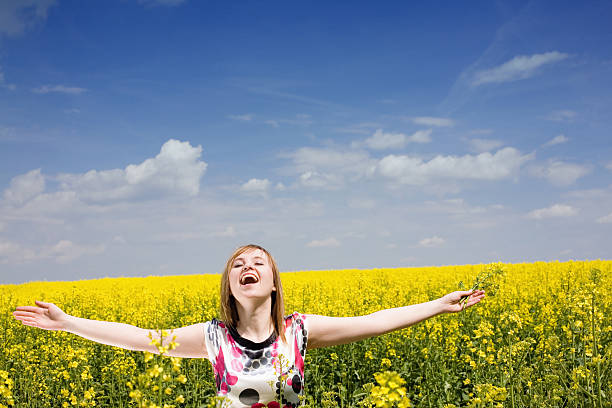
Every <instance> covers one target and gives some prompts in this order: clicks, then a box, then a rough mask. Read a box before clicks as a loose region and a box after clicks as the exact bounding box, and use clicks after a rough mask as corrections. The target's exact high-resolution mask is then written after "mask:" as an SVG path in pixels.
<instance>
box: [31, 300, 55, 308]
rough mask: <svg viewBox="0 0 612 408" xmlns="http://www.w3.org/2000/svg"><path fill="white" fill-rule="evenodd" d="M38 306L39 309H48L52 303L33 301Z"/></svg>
mask: <svg viewBox="0 0 612 408" xmlns="http://www.w3.org/2000/svg"><path fill="white" fill-rule="evenodd" d="M34 302H35V303H36V304H37V305H38V306H41V307H46V308H48V307H49V306H51V305H52V304H53V303H47V302H41V301H40V300H35V301H34Z"/></svg>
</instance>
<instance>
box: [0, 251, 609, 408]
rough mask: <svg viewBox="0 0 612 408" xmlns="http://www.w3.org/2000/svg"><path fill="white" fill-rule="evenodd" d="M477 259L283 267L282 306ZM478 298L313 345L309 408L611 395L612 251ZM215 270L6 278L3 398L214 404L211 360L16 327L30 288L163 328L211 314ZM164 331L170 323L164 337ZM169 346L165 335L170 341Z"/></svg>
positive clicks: (452, 269) (449, 272)
mask: <svg viewBox="0 0 612 408" xmlns="http://www.w3.org/2000/svg"><path fill="white" fill-rule="evenodd" d="M484 268H485V265H464V266H447V267H427V268H398V269H372V270H334V271H304V272H291V273H283V274H282V275H281V276H282V281H283V287H284V291H285V298H286V312H287V314H288V313H291V312H293V311H299V312H301V313H311V314H322V315H328V316H352V315H361V314H367V313H371V312H374V311H376V310H380V309H384V308H391V307H399V306H404V305H408V304H413V303H420V302H423V301H427V300H431V299H434V298H436V297H439V296H442V295H443V294H445V293H448V292H450V291H453V290H457V289H458V283H459V282H460V281H463V282H465V285H466V286H470V285H471V283H472V282H474V279H475V277H476V276H477V275H478V273H479V272H481V271H482V270H483V269H484ZM501 268H502V269H503V270H504V272H505V274H504V275H503V276H502V277H500V278H499V281H498V283H499V287H498V288H497V289H496V290H495V291H494V292H495V293H492V292H493V291H489V292H488V295H487V298H486V299H485V300H484V301H483V302H481V303H480V304H479V305H478V306H475V307H473V308H471V309H469V310H467V311H465V312H462V313H459V314H452V315H444V316H438V317H435V318H433V319H430V320H427V321H426V322H423V323H420V324H418V325H416V326H413V327H410V328H407V329H404V330H400V331H397V332H394V333H389V334H386V335H384V336H380V337H376V338H372V339H367V340H363V341H360V342H356V343H352V344H347V345H343V346H336V347H330V348H325V349H316V350H310V351H309V352H308V353H307V355H306V372H305V376H306V388H305V394H306V397H305V400H304V401H303V406H305V407H364V406H365V407H368V406H369V407H372V406H375V407H408V406H415V407H446V408H450V407H600V408H601V407H610V406H612V405H611V401H612V370H611V366H610V357H611V356H610V355H611V347H610V339H611V337H612V323H611V322H612V317H611V316H612V297H611V296H610V293H611V291H610V289H611V287H612V278H611V274H610V272H611V269H612V261H589V262H578V261H570V262H562V263H560V262H548V263H545V262H538V263H532V264H502V265H501ZM219 278H220V276H219V275H192V276H168V277H147V278H116V279H110V278H107V279H99V280H89V281H78V282H31V283H27V284H22V285H4V286H0V309H1V310H2V314H1V317H0V319H1V321H2V325H1V326H0V342H2V347H1V348H0V408H2V407H7V406H10V407H94V406H95V407H135V406H147V407H167V408H169V407H208V406H213V405H212V404H214V398H213V397H214V395H215V391H214V390H215V385H214V378H213V374H212V368H211V365H210V363H209V362H208V361H207V360H204V359H178V358H168V357H164V356H158V355H152V354H148V353H141V352H133V351H126V350H122V349H118V348H114V347H110V346H104V345H100V344H96V343H93V342H90V341H88V340H85V339H82V338H80V337H78V336H75V335H73V334H70V333H65V332H49V331H44V330H40V329H35V328H31V327H27V326H22V325H21V323H20V322H18V321H16V320H15V319H13V317H12V315H11V312H12V311H13V310H15V307H16V306H18V305H33V302H34V300H35V299H38V300H44V301H47V302H53V303H55V304H57V305H58V306H59V307H60V308H62V309H63V310H64V311H65V312H66V313H69V314H72V315H75V316H79V317H85V318H90V319H98V320H108V321H116V322H123V323H129V324H133V325H136V326H139V327H143V328H152V329H153V328H159V329H162V328H164V329H170V328H174V327H180V326H186V325H190V324H194V323H198V322H204V321H207V320H210V319H211V318H212V317H215V316H218V312H217V311H218V302H219ZM170 341H171V333H169V336H168V342H170ZM165 346H167V347H168V346H169V347H171V345H170V344H169V343H168V344H165Z"/></svg>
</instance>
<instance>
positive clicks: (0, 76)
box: [0, 65, 17, 91]
mask: <svg viewBox="0 0 612 408" xmlns="http://www.w3.org/2000/svg"><path fill="white" fill-rule="evenodd" d="M0 87H2V88H6V89H8V90H9V91H14V90H15V89H17V87H16V86H15V85H14V84H7V83H6V82H4V72H3V71H2V66H1V65H0Z"/></svg>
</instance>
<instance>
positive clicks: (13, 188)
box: [2, 169, 45, 205]
mask: <svg viewBox="0 0 612 408" xmlns="http://www.w3.org/2000/svg"><path fill="white" fill-rule="evenodd" d="M44 190H45V178H44V176H43V175H42V174H41V172H40V169H36V170H32V171H29V172H27V173H25V174H22V175H19V176H16V177H13V179H12V180H11V183H10V185H9V187H8V188H7V189H6V190H4V192H3V194H2V196H3V199H4V201H5V202H6V203H10V204H12V205H21V204H23V203H25V202H26V201H28V200H30V199H32V198H34V197H36V196H37V195H38V194H40V193H42V192H43V191H44Z"/></svg>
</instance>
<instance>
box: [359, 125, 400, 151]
mask: <svg viewBox="0 0 612 408" xmlns="http://www.w3.org/2000/svg"><path fill="white" fill-rule="evenodd" d="M407 140H408V138H407V137H406V135H405V134H403V133H391V132H389V133H384V132H383V131H382V129H378V130H376V132H374V134H373V135H372V136H370V137H369V138H367V139H366V140H364V141H363V144H364V145H365V146H366V147H368V148H370V149H374V150H384V149H401V148H402V147H404V146H405V145H406V142H407Z"/></svg>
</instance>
